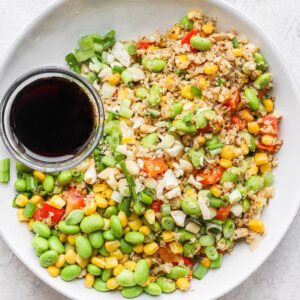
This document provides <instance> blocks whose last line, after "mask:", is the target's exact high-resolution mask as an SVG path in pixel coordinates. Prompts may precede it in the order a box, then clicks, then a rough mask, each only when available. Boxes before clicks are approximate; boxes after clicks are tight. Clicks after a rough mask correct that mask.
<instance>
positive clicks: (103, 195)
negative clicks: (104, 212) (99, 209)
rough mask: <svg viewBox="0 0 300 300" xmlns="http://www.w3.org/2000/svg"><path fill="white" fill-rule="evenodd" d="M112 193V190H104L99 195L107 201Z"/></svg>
mask: <svg viewBox="0 0 300 300" xmlns="http://www.w3.org/2000/svg"><path fill="white" fill-rule="evenodd" d="M112 193H113V190H112V189H107V190H105V191H104V192H102V193H101V196H102V197H104V198H107V199H109V198H110V197H111V195H112Z"/></svg>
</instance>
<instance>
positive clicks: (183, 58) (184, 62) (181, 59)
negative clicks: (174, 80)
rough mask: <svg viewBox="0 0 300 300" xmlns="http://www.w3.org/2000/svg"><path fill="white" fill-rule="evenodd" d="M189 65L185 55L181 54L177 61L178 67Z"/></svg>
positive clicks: (183, 67)
mask: <svg viewBox="0 0 300 300" xmlns="http://www.w3.org/2000/svg"><path fill="white" fill-rule="evenodd" d="M188 66H189V62H188V59H187V55H185V54H182V55H180V56H179V62H178V63H177V67H178V69H180V70H182V69H186V68H187V67H188Z"/></svg>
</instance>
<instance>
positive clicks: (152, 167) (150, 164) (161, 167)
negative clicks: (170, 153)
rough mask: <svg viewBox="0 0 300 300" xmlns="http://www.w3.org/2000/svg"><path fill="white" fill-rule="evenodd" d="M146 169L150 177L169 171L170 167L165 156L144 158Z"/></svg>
mask: <svg viewBox="0 0 300 300" xmlns="http://www.w3.org/2000/svg"><path fill="white" fill-rule="evenodd" d="M144 169H145V172H146V173H148V175H149V176H150V177H157V176H158V175H161V174H163V173H164V172H165V171H167V169H168V167H167V165H166V163H165V161H164V159H163V158H155V159H150V158H146V159H144Z"/></svg>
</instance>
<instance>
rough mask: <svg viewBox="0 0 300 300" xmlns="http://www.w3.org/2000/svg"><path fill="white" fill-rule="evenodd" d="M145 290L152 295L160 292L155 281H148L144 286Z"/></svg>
mask: <svg viewBox="0 0 300 300" xmlns="http://www.w3.org/2000/svg"><path fill="white" fill-rule="evenodd" d="M145 292H146V293H147V294H149V295H152V296H158V295H160V294H161V293H162V290H161V288H160V286H159V285H158V284H157V283H156V282H150V283H149V284H148V285H147V286H146V287H145Z"/></svg>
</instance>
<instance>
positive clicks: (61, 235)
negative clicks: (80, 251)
mask: <svg viewBox="0 0 300 300" xmlns="http://www.w3.org/2000/svg"><path fill="white" fill-rule="evenodd" d="M59 239H60V241H61V242H63V243H66V242H67V241H68V235H67V234H65V233H61V234H60V235H59Z"/></svg>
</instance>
